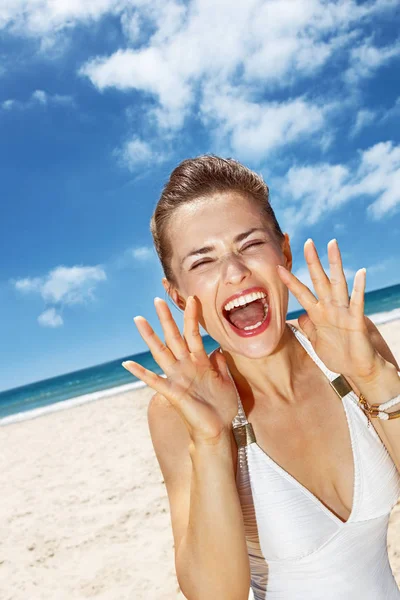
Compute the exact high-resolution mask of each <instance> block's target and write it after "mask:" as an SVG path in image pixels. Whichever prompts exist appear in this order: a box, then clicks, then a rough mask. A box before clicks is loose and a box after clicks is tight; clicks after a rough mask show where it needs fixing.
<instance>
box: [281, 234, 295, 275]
mask: <svg viewBox="0 0 400 600" xmlns="http://www.w3.org/2000/svg"><path fill="white" fill-rule="evenodd" d="M284 236H285V238H284V240H283V241H282V252H283V255H284V257H285V267H286V268H287V269H288V270H289V271H291V270H292V265H293V258H292V249H291V247H290V238H289V234H288V233H284Z"/></svg>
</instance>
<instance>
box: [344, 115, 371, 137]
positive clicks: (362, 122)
mask: <svg viewBox="0 0 400 600" xmlns="http://www.w3.org/2000/svg"><path fill="white" fill-rule="evenodd" d="M375 118H376V115H375V113H374V112H373V111H372V110H369V109H365V108H363V109H360V110H359V111H358V113H357V116H356V119H355V122H354V125H353V128H352V129H351V131H350V136H351V137H355V136H356V135H358V134H359V133H360V131H361V130H362V129H364V128H365V127H368V125H371V123H372V122H373V121H374V120H375Z"/></svg>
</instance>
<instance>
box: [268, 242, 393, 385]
mask: <svg viewBox="0 0 400 600" xmlns="http://www.w3.org/2000/svg"><path fill="white" fill-rule="evenodd" d="M304 256H305V259H306V262H307V266H308V270H309V272H310V276H311V280H312V282H313V286H314V289H315V292H316V294H317V295H318V298H316V297H315V296H314V294H313V293H312V292H311V291H310V289H309V288H308V287H307V286H306V285H304V284H303V283H301V281H299V280H298V279H297V277H295V275H293V274H292V273H290V272H289V271H288V270H287V269H285V268H284V267H282V266H279V267H278V273H279V275H280V277H281V280H282V281H283V282H284V283H285V284H286V285H287V287H288V288H289V290H290V291H291V292H292V293H293V295H294V296H295V297H296V298H297V300H298V301H299V302H300V304H301V305H302V306H303V307H304V308H305V310H306V311H307V313H306V314H303V315H301V316H300V317H299V319H298V321H299V325H300V327H301V328H302V329H303V330H304V331H305V333H306V334H307V336H308V338H309V339H310V342H311V344H312V345H313V347H314V350H315V351H316V353H317V354H318V356H319V358H320V359H321V360H322V361H323V362H324V363H325V364H326V366H327V367H328V368H329V369H330V370H331V371H334V372H335V373H340V374H342V375H345V376H348V377H350V378H357V379H358V380H362V381H365V382H368V381H372V380H374V379H375V378H376V377H377V376H378V375H379V373H380V372H381V370H382V368H383V366H384V365H385V363H386V361H385V360H384V359H383V358H382V356H381V355H380V354H379V353H378V352H377V350H376V349H375V348H374V346H373V344H372V341H371V338H370V335H369V333H368V330H367V325H366V322H365V317H364V293H365V278H366V275H365V269H359V270H358V271H357V273H356V274H355V277H354V283H353V290H352V293H351V297H350V298H349V293H348V289H347V283H346V278H345V275H344V272H343V266H342V259H341V255H340V250H339V246H338V243H337V241H336V240H331V241H330V242H329V244H328V260H329V268H330V279H329V278H328V276H327V275H326V273H325V271H324V269H323V268H322V265H321V262H320V259H319V256H318V253H317V250H316V248H315V246H314V243H313V241H312V240H307V241H306V243H305V244H304Z"/></svg>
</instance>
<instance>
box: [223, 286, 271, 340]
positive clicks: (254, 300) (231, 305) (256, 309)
mask: <svg viewBox="0 0 400 600" xmlns="http://www.w3.org/2000/svg"><path fill="white" fill-rule="evenodd" d="M270 310H271V309H270V305H269V301H268V295H267V293H266V291H265V290H263V289H262V288H253V289H251V290H249V291H248V293H246V294H242V295H240V296H238V297H234V298H233V299H231V300H230V301H229V302H227V303H225V305H224V307H223V310H222V312H223V315H224V317H225V319H226V320H227V321H228V323H229V325H230V326H231V328H232V329H233V331H235V333H237V334H238V335H240V336H242V337H247V336H249V335H257V334H259V333H261V332H262V331H265V329H266V328H267V326H268V323H269V321H270Z"/></svg>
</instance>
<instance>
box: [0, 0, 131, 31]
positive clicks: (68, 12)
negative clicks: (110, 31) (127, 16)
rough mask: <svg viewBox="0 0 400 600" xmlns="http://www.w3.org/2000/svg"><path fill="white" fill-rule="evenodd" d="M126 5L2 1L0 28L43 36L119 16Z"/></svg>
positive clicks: (96, 0) (108, 0)
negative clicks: (110, 16) (107, 15)
mask: <svg viewBox="0 0 400 600" xmlns="http://www.w3.org/2000/svg"><path fill="white" fill-rule="evenodd" d="M128 4H129V2H128V1H126V2H121V1H120V0H86V1H85V2H82V1H81V0H2V2H1V7H0V28H8V29H10V30H11V31H12V32H15V33H17V34H19V35H31V36H45V35H47V34H49V33H51V32H54V31H58V30H60V29H70V28H72V27H74V26H76V25H78V24H81V23H82V24H85V23H90V22H93V21H98V20H99V19H100V18H102V17H103V16H104V15H105V14H109V13H111V14H112V13H119V12H120V11H121V10H122V8H124V7H125V6H127V5H128Z"/></svg>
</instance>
